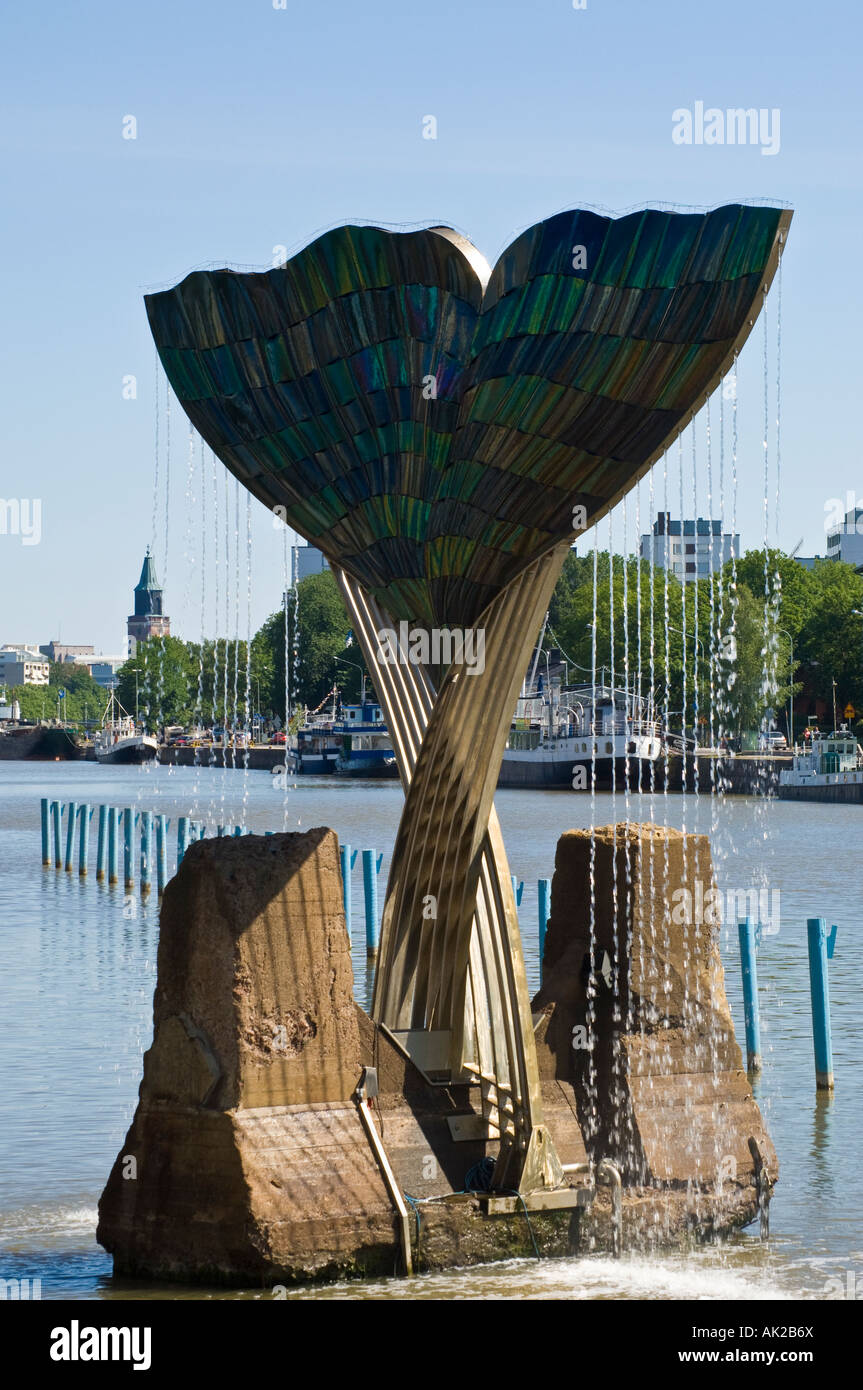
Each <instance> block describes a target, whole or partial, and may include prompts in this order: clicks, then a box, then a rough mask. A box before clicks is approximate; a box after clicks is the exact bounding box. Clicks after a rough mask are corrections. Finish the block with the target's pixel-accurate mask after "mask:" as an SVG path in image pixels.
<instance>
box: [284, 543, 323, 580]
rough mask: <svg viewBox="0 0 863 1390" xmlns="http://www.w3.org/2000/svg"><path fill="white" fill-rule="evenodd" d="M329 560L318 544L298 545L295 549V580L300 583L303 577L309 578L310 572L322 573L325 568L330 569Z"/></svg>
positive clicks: (293, 566)
mask: <svg viewBox="0 0 863 1390" xmlns="http://www.w3.org/2000/svg"><path fill="white" fill-rule="evenodd" d="M329 567H330V564H329V561H328V560H327V559H326V557H325V556H324V554H323V553H322V551H320V550H318V547H317V546H316V545H296V546H294V549H293V564H292V570H293V582H294V584H299V582H300V580H301V579H308V577H309V575H310V574H320V573H321V572H322V571H323V570H328V569H329Z"/></svg>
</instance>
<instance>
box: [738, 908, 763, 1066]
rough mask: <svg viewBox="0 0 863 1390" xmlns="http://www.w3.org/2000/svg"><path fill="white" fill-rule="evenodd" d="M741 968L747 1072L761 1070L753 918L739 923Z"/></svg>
mask: <svg viewBox="0 0 863 1390" xmlns="http://www.w3.org/2000/svg"><path fill="white" fill-rule="evenodd" d="M737 931H738V934H739V936H740V968H741V971H742V973H743V1021H744V1023H745V1026H746V1070H747V1071H749V1072H754V1071H760V1070H761V1023H760V1019H759V1015H758V969H757V966H756V964H755V928H754V926H753V924H752V918H751V917H747V918H746V920H745V921H743V922H738V924H737Z"/></svg>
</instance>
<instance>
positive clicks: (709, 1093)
mask: <svg viewBox="0 0 863 1390" xmlns="http://www.w3.org/2000/svg"><path fill="white" fill-rule="evenodd" d="M591 880H592V881H593V883H594V894H593V907H591V893H590V884H591ZM713 888H714V883H713V869H712V864H711V858H710V846H709V842H708V840H707V838H706V837H705V836H701V835H684V834H682V833H681V832H680V831H678V830H673V829H669V830H665V829H664V827H660V826H656V825H632V824H630V825H629V826H628V827H625V826H622V825H618V826H604V827H601V828H597V829H596V830H595V832H594V835H593V837H591V833H590V831H589V830H573V831H569V832H568V833H567V834H565V835H563V836H562V837H561V839H560V840H559V842H558V847H557V856H556V859H555V872H554V880H553V883H552V898H551V916H550V919H549V923H548V929H547V934H546V943H545V959H544V966H543V985H542V989H541V990H540V992H539V994H538V995H537V996H536V998H535V1000H534V1009H535V1010H538V1011H541V1012H542V1020H541V1022H540V1024H539V1028H538V1039H539V1043H540V1065H541V1067H542V1069H543V1071H544V1074H545V1075H546V1076H554V1077H555V1078H556V1079H558V1080H560V1081H569V1082H571V1083H572V1085H573V1088H574V1092H575V1095H576V1097H577V1107H578V1115H579V1119H580V1121H581V1128H582V1131H583V1134H584V1138H585V1143H586V1145H587V1148H588V1151H589V1152H590V1154H591V1156H592V1157H593V1158H594V1159H599V1158H602V1157H607V1158H610V1159H612V1161H613V1162H615V1163H616V1164H617V1165H618V1166H619V1167H620V1169H621V1171H622V1174H623V1178H624V1183H629V1184H656V1183H661V1184H671V1185H687V1184H698V1185H700V1186H701V1187H702V1188H703V1189H704V1190H705V1191H710V1192H712V1193H715V1194H718V1195H719V1196H720V1197H721V1196H722V1194H723V1193H726V1194H727V1195H728V1197H729V1199H734V1198H735V1195H736V1197H739V1196H740V1195H741V1189H747V1190H748V1192H749V1198H748V1200H750V1202H751V1201H754V1183H755V1173H754V1164H753V1158H752V1155H751V1152H750V1148H749V1139H750V1138H754V1139H755V1141H756V1142H757V1144H758V1147H759V1149H760V1152H761V1155H762V1158H763V1159H764V1161H765V1163H766V1165H767V1168H768V1171H769V1173H770V1175H771V1178H773V1179H775V1177H776V1170H777V1164H776V1155H775V1153H774V1151H773V1147H772V1145H771V1143H770V1139H769V1137H768V1135H767V1133H766V1130H765V1128H764V1124H763V1121H762V1118H761V1115H760V1112H759V1110H758V1106H757V1105H756V1103H755V1101H754V1099H753V1096H752V1091H751V1088H750V1086H749V1082H748V1080H747V1077H746V1073H745V1071H744V1070H743V1062H742V1058H741V1054H740V1049H739V1047H738V1045H737V1042H736V1040H735V1037H734V1026H733V1023H732V1018H731V1012H730V1010H729V1007H728V1001H727V998H726V995H725V986H724V976H723V970H722V964H721V961H720V956H719V949H718V932H719V920H720V912H719V909H718V906H717V898H716V897H713V896H711V894H712V890H713ZM735 1188H736V1189H737V1192H736V1194H735V1192H734V1189H735ZM707 1224H708V1225H709V1224H710V1222H709V1221H708V1223H707Z"/></svg>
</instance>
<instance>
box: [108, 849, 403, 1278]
mask: <svg viewBox="0 0 863 1390" xmlns="http://www.w3.org/2000/svg"><path fill="white" fill-rule="evenodd" d="M153 1012H154V1019H153V1021H154V1036H153V1045H152V1047H151V1048H150V1050H149V1052H148V1053H147V1054H146V1056H145V1058H144V1079H143V1081H142V1083H141V1088H140V1100H139V1104H138V1109H137V1111H136V1113H135V1118H134V1120H133V1122H132V1126H131V1129H130V1130H129V1133H128V1136H127V1138H126V1142H125V1144H124V1146H123V1149H122V1150H121V1152H120V1154H119V1155H118V1157H117V1160H116V1162H115V1164H114V1167H113V1170H112V1172H111V1175H110V1178H109V1180H108V1185H107V1187H106V1188H105V1191H104V1193H103V1195H102V1199H101V1201H100V1203H99V1227H98V1231H97V1238H98V1240H99V1241H100V1243H101V1244H102V1245H104V1246H105V1248H106V1249H107V1250H109V1251H110V1252H111V1253H112V1254H113V1256H114V1267H115V1270H116V1272H118V1273H129V1274H137V1275H142V1274H143V1275H149V1276H153V1277H161V1278H185V1279H207V1280H213V1281H218V1280H222V1279H226V1280H230V1281H231V1282H237V1281H240V1282H248V1283H253V1282H260V1281H261V1280H264V1281H267V1282H272V1280H273V1279H275V1278H277V1277H281V1278H284V1279H289V1278H309V1277H316V1276H317V1277H322V1276H331V1277H332V1276H335V1275H337V1274H343V1273H364V1272H386V1273H391V1272H392V1271H393V1269H394V1267H395V1266H396V1264H397V1259H398V1242H397V1236H396V1229H395V1217H394V1212H393V1208H392V1205H391V1202H390V1199H389V1195H388V1193H387V1190H386V1187H385V1184H384V1181H383V1179H382V1176H381V1174H380V1172H379V1170H378V1167H377V1164H376V1162H375V1159H374V1156H373V1154H372V1152H371V1150H370V1148H369V1144H368V1141H367V1138H366V1135H365V1133H364V1131H363V1128H362V1124H361V1122H360V1118H359V1115H358V1112H357V1107H356V1104H355V1102H354V1101H353V1099H352V1097H353V1094H354V1092H355V1090H356V1087H357V1083H358V1082H359V1079H360V1076H361V1072H362V1062H361V1060H360V1036H359V1026H358V1018H357V1010H356V1007H355V1004H354V1001H353V974H352V971H351V961H350V949H349V941H348V937H347V932H346V930H345V919H344V914H343V910H342V890H341V876H340V869H339V858H338V844H337V840H336V836H335V834H334V832H333V831H332V830H310V831H308V832H307V833H305V834H302V835H273V836H268V837H252V836H243V837H241V838H237V839H233V838H232V839H221V840H201V841H198V842H197V843H195V844H193V845H192V846H191V847H190V848H189V850H188V851H187V853H186V855H185V857H184V859H183V863H182V866H181V868H180V871H179V873H178V875H177V877H176V878H175V879H173V880H172V881H171V883H169V885H168V887H167V889H166V891H165V896H164V900H163V904H162V916H161V931H160V939H159V956H158V979H157V986H156V993H155V1000H154V1011H153Z"/></svg>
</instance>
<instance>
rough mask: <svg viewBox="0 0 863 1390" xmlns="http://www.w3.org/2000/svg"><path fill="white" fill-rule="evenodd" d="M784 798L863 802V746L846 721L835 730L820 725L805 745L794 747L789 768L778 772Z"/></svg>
mask: <svg viewBox="0 0 863 1390" xmlns="http://www.w3.org/2000/svg"><path fill="white" fill-rule="evenodd" d="M778 795H779V797H780V798H781V799H782V800H783V801H845V802H859V803H863V748H861V747H860V744H859V743H858V742H857V740H856V738H855V737H854V735H853V733H851V731H850V730H849V729H848V728H846V726H845V725H844V724H843V725H842V726H841V727H840V728H839V729H835V730H834V731H833V733H830V734H822V733H820V732H819V731H818V730H817V729H815V730H813V731H812V736H811V738H810V739H809V740H808V742H805V743H804V745H803V748H802V749H800V748H795V750H794V757H793V760H792V764H791V767H790V768H785V769H783V771H781V772H780V774H779V789H778Z"/></svg>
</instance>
